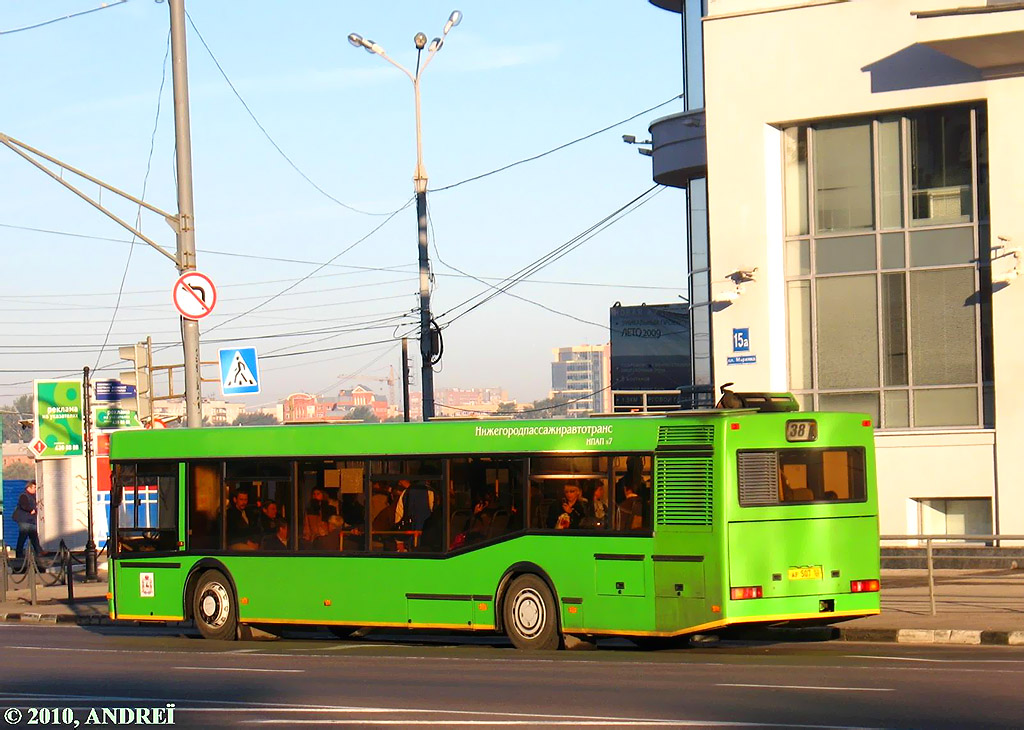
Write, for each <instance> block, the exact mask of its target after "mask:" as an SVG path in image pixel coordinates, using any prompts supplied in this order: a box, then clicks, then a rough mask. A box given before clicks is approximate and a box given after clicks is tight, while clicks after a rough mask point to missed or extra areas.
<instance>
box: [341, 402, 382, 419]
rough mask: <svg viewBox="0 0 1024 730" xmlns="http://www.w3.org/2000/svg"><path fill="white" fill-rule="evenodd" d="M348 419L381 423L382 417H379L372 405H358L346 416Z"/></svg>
mask: <svg viewBox="0 0 1024 730" xmlns="http://www.w3.org/2000/svg"><path fill="white" fill-rule="evenodd" d="M345 420H346V421H363V422H364V423H380V419H379V418H377V414H376V413H374V412H373V409H372V408H370V406H356V407H355V408H353V409H352V410H351V411H349V412H348V415H347V416H345Z"/></svg>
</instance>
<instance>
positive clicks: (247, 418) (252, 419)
mask: <svg viewBox="0 0 1024 730" xmlns="http://www.w3.org/2000/svg"><path fill="white" fill-rule="evenodd" d="M276 423H280V421H278V420H277V416H275V415H274V414H272V413H239V414H238V417H237V418H235V420H234V421H232V422H231V425H232V426H273V425H274V424H276Z"/></svg>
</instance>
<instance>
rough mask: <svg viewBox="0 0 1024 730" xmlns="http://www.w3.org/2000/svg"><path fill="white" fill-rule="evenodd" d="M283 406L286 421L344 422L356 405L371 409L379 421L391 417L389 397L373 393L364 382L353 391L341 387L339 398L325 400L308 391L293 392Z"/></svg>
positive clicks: (283, 416) (284, 420)
mask: <svg viewBox="0 0 1024 730" xmlns="http://www.w3.org/2000/svg"><path fill="white" fill-rule="evenodd" d="M282 405H283V409H282V418H281V420H282V421H283V422H285V423H288V422H295V421H343V420H345V419H346V418H349V416H350V414H351V412H352V411H353V410H355V409H356V408H360V407H366V408H370V409H371V410H372V411H373V415H375V416H376V417H377V418H378V419H379V420H381V421H384V420H386V419H387V417H388V399H387V397H386V396H383V395H380V394H379V393H374V392H373V391H372V390H370V389H369V388H367V387H366V386H363V385H357V386H356V387H355V388H352V389H351V390H342V391H339V393H338V398H337V400H323V399H321V398H320V397H319V396H315V395H310V394H309V393H293V394H291V395H290V396H288V397H287V398H286V399H285V401H284V403H283V404H282Z"/></svg>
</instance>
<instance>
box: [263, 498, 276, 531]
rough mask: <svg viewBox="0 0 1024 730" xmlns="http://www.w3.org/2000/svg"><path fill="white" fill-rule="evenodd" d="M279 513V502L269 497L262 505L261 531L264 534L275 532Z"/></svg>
mask: <svg viewBox="0 0 1024 730" xmlns="http://www.w3.org/2000/svg"><path fill="white" fill-rule="evenodd" d="M278 514H279V508H278V505H277V502H275V501H273V500H271V499H268V500H266V501H264V502H263V506H262V507H260V519H259V525H260V532H261V533H262V534H264V535H272V534H274V532H275V529H274V528H275V525H276V523H277V516H278Z"/></svg>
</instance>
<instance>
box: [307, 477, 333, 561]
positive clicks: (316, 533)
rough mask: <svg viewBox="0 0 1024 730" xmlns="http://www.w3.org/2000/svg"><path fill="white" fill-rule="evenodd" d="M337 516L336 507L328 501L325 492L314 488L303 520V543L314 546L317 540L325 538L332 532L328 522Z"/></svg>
mask: <svg viewBox="0 0 1024 730" xmlns="http://www.w3.org/2000/svg"><path fill="white" fill-rule="evenodd" d="M336 514H337V512H336V510H335V509H334V507H332V506H331V504H330V502H328V501H327V495H326V494H324V490H323V489H321V488H320V487H313V489H312V491H311V493H310V499H309V503H308V504H307V505H306V515H305V518H304V520H303V527H302V539H303V541H304V542H305V543H307V544H309V545H311V546H312V544H313V543H314V542H315V541H316V540H317V539H319V538H321V537H324V536H325V535H326V534H327V533H328V532H330V527H329V525H328V521H329V520H330V519H331V517H333V516H334V515H336Z"/></svg>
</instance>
